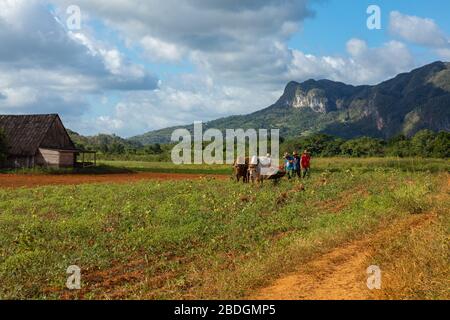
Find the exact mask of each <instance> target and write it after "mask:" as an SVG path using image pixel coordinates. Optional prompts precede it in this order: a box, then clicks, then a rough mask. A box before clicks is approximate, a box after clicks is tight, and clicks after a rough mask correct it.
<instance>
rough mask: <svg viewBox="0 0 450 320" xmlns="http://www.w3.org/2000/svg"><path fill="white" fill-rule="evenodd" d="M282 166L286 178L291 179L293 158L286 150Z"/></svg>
mask: <svg viewBox="0 0 450 320" xmlns="http://www.w3.org/2000/svg"><path fill="white" fill-rule="evenodd" d="M284 168H285V170H286V173H287V176H288V179H289V180H290V179H292V177H293V175H294V158H293V157H292V156H291V155H290V154H289V153H287V152H286V153H285V154H284Z"/></svg>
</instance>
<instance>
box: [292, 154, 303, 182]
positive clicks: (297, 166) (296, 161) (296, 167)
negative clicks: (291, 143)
mask: <svg viewBox="0 0 450 320" xmlns="http://www.w3.org/2000/svg"><path fill="white" fill-rule="evenodd" d="M292 156H293V158H294V176H297V177H298V178H299V179H300V178H301V177H302V175H301V168H300V167H301V166H300V162H301V158H300V156H299V155H298V152H297V151H294V152H293V154H292Z"/></svg>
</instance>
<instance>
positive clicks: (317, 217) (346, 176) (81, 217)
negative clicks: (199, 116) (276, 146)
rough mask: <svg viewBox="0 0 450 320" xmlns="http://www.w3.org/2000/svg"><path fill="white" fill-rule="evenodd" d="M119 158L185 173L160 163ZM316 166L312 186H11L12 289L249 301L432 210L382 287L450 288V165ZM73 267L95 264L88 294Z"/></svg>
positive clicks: (1, 243)
mask: <svg viewBox="0 0 450 320" xmlns="http://www.w3.org/2000/svg"><path fill="white" fill-rule="evenodd" d="M106 164H107V165H108V166H113V167H127V168H130V169H132V170H143V171H146V170H150V171H151V170H157V169H159V170H170V171H168V172H173V171H172V170H173V167H171V166H172V165H168V164H161V163H158V164H155V163H122V162H108V163H106ZM314 166H315V167H314V172H315V174H313V175H312V177H311V179H309V180H307V181H304V182H302V183H303V185H301V183H300V182H298V181H296V182H288V181H283V182H282V183H280V184H279V185H272V184H271V183H266V184H264V185H263V186H259V187H258V186H252V185H243V184H236V183H234V182H232V181H218V180H215V179H213V178H203V179H201V180H198V181H197V180H196V181H166V182H155V181H150V182H139V183H132V184H120V185H114V184H109V185H95V184H91V185H79V186H49V187H39V188H33V189H25V188H22V189H4V190H0V230H2V231H1V233H0V279H1V281H0V298H2V299H21V298H33V299H53V298H65V299H73V298H83V299H95V298H100V299H111V298H127V299H188V298H189V299H190V298H199V299H206V298H209V299H218V298H231V299H234V298H242V297H246V296H248V295H250V294H251V293H252V292H253V290H255V288H259V287H261V286H264V285H267V284H268V283H270V281H271V280H273V279H274V278H275V277H277V276H279V275H281V274H283V273H285V272H289V271H292V270H294V269H295V267H296V266H297V265H299V264H301V263H303V262H305V261H308V260H310V259H314V257H316V256H317V255H319V254H321V253H324V252H327V251H328V250H330V249H332V248H335V247H337V246H339V245H341V244H343V243H346V242H348V241H351V240H354V239H358V238H361V237H364V236H365V235H368V234H371V233H372V232H374V231H375V230H378V229H379V228H381V227H383V226H388V225H391V224H392V223H394V222H395V221H399V220H402V219H405V218H406V217H408V216H410V215H412V214H415V215H416V214H419V215H420V214H422V215H423V214H428V213H433V214H434V215H435V216H436V217H437V218H436V219H435V222H434V223H433V224H432V225H431V226H430V227H427V228H426V229H424V230H421V231H420V232H419V233H417V234H405V235H404V237H401V238H399V239H393V241H389V243H387V245H386V246H382V248H379V249H378V250H377V252H376V256H375V257H374V259H375V260H376V261H378V263H380V264H386V266H385V268H386V269H388V270H394V272H391V273H390V274H394V275H396V276H394V277H392V279H390V280H389V285H388V286H387V289H386V290H383V295H381V296H380V297H381V298H432V299H438V298H447V299H448V298H449V293H448V292H449V290H448V289H449V284H448V280H447V279H448V278H449V275H450V274H449V270H448V259H449V256H448V252H449V250H448V234H449V233H448V231H449V228H450V223H449V214H450V200H449V194H448V191H447V190H448V189H447V188H446V187H445V186H447V185H448V181H449V180H448V179H449V175H448V168H449V167H448V162H446V161H444V160H425V161H419V160H408V159H405V160H400V161H397V160H393V159H363V160H360V159H358V160H355V159H318V160H316V161H315V162H314ZM179 169H180V170H196V169H197V170H206V171H207V170H211V171H214V172H215V173H217V172H219V171H221V172H222V170H223V173H224V174H226V173H229V172H230V171H229V170H230V169H229V166H228V167H226V166H223V167H219V168H218V167H214V168H213V169H208V168H191V167H180V168H179ZM158 172H161V171H158ZM163 172H164V171H163ZM193 172H194V171H193ZM202 172H203V171H202ZM195 173H198V171H195ZM303 187H304V189H305V190H303ZM437 231H439V232H437ZM421 239H425V240H426V241H421ZM394 240H395V241H394ZM430 246H431V247H432V248H436V250H433V251H430V250H428V248H429V247H430ZM399 248H400V249H399ZM396 257H398V259H396ZM431 257H432V259H430V258H431ZM377 259H378V260H377ZM399 264H400V265H399ZM70 265H78V266H79V267H80V268H81V269H82V289H81V290H80V291H68V290H67V289H65V283H66V279H67V275H66V269H67V267H68V266H70ZM421 268H424V269H421ZM421 270H422V272H421V273H420V278H419V279H417V277H415V278H414V273H412V277H413V278H414V279H415V280H414V281H409V280H408V279H409V278H408V277H409V274H410V273H409V272H413V271H414V272H420V271H421Z"/></svg>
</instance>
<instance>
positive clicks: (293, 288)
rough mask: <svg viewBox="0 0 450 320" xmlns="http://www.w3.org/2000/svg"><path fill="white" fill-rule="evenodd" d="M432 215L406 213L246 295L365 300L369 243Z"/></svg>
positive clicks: (423, 222)
mask: <svg viewBox="0 0 450 320" xmlns="http://www.w3.org/2000/svg"><path fill="white" fill-rule="evenodd" d="M434 217H435V216H434V215H432V214H427V215H416V216H410V217H408V218H406V219H403V220H401V221H399V222H397V223H395V224H393V225H391V226H389V227H387V228H385V229H382V230H380V231H379V232H377V233H375V234H373V235H370V236H368V237H365V238H363V239H361V240H357V241H354V242H351V243H348V244H345V245H343V246H341V247H338V248H336V249H334V250H332V251H330V252H329V253H326V254H324V255H322V256H319V257H318V258H316V259H314V260H312V261H310V262H309V263H307V264H305V265H303V266H301V267H300V268H299V269H298V270H297V271H295V272H293V273H291V274H288V275H285V276H283V277H281V278H279V279H278V280H276V281H275V282H274V283H273V284H272V285H270V286H268V287H266V288H263V289H261V290H259V291H258V292H256V293H255V295H252V296H251V297H249V299H252V300H253V299H255V300H366V299H371V298H373V294H374V292H372V291H370V290H369V289H368V288H367V286H366V280H367V275H366V269H367V267H369V264H368V260H369V258H370V256H371V254H372V253H373V246H375V245H382V244H383V243H385V241H390V240H392V239H393V238H396V237H398V236H400V235H401V234H403V233H405V232H408V231H410V230H411V229H414V228H419V227H422V226H424V225H426V224H427V223H430V222H431V221H432V220H433V218H434Z"/></svg>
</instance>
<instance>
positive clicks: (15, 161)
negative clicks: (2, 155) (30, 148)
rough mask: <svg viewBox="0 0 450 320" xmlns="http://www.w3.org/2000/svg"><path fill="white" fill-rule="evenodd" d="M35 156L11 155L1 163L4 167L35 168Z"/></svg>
mask: <svg viewBox="0 0 450 320" xmlns="http://www.w3.org/2000/svg"><path fill="white" fill-rule="evenodd" d="M34 165H35V157H33V156H23V157H20V156H9V157H8V158H7V159H6V161H5V162H4V163H3V164H2V165H1V167H4V168H33V167H34Z"/></svg>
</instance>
